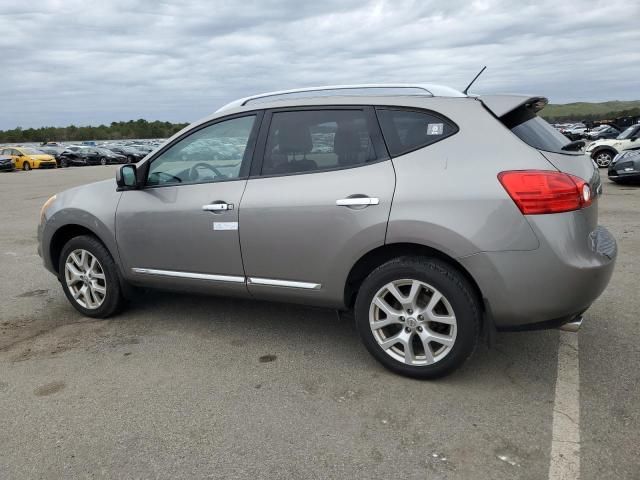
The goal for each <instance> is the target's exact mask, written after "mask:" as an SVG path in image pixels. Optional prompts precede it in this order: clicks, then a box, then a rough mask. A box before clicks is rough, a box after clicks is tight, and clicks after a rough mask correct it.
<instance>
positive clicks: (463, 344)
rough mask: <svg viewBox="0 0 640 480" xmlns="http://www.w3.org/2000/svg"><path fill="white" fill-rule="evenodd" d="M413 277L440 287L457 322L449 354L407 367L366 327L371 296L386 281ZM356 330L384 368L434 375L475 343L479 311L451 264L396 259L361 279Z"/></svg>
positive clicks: (468, 287) (450, 367)
mask: <svg viewBox="0 0 640 480" xmlns="http://www.w3.org/2000/svg"><path fill="white" fill-rule="evenodd" d="M405 278H407V279H415V280H420V281H422V282H425V283H427V284H429V285H431V286H433V287H434V288H436V289H437V290H439V291H440V292H441V293H442V294H443V295H444V296H445V297H446V298H447V300H448V301H449V303H450V304H451V307H452V308H453V311H454V314H455V316H456V321H457V333H456V341H455V343H454V346H453V348H452V349H451V350H450V351H449V353H448V354H447V355H446V356H445V357H444V358H443V359H442V360H440V361H439V362H437V363H435V364H433V365H424V366H410V365H406V364H404V363H402V362H399V361H397V360H395V359H393V358H391V357H390V356H389V355H388V354H387V353H385V352H384V350H382V348H381V347H380V346H379V345H378V342H377V341H376V339H375V337H374V336H373V333H372V332H371V328H370V326H369V309H370V304H371V301H372V300H373V297H374V295H375V294H376V293H377V292H378V291H379V290H380V289H381V288H382V287H383V286H384V285H386V284H387V283H390V282H392V281H394V280H400V279H405ZM355 318H356V327H357V330H358V333H359V335H360V337H361V339H362V341H363V343H364V344H365V347H366V348H367V350H368V351H369V352H370V353H371V354H372V355H373V356H374V357H375V358H376V360H378V361H379V362H380V363H382V364H383V365H384V366H385V367H386V368H388V369H390V370H392V371H394V372H396V373H399V374H401V375H405V376H409V377H413V378H437V377H440V376H443V375H446V374H448V373H450V372H451V371H453V370H454V369H456V368H457V367H459V366H460V365H462V363H464V361H465V360H466V359H467V358H468V357H469V356H470V355H471V354H472V353H473V351H474V350H475V346H476V344H477V342H478V336H479V327H480V310H479V305H478V302H477V300H476V299H475V298H474V293H473V289H472V287H471V285H469V282H468V281H467V280H466V278H465V277H464V276H463V275H462V274H460V273H459V272H458V271H457V270H455V269H453V268H452V267H451V266H450V265H448V264H446V263H444V262H440V261H438V260H424V261H416V260H412V259H399V260H396V261H392V262H388V263H386V264H384V265H382V266H381V267H379V268H377V269H376V270H374V271H373V272H372V273H371V274H370V275H369V277H367V278H366V279H365V281H364V282H363V284H362V286H361V288H360V290H359V292H358V297H357V299H356V304H355Z"/></svg>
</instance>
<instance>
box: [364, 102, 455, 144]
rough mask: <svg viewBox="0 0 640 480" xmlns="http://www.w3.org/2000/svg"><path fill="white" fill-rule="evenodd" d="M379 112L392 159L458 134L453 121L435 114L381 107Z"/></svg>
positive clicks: (377, 111)
mask: <svg viewBox="0 0 640 480" xmlns="http://www.w3.org/2000/svg"><path fill="white" fill-rule="evenodd" d="M376 113H377V114H378V120H379V121H380V126H381V127H382V134H383V135H384V139H385V141H386V142H387V148H388V149H389V153H390V154H391V155H392V156H398V155H403V154H405V153H408V152H411V151H413V150H417V149H419V148H422V147H426V146H427V145H431V144H432V143H435V142H438V141H440V140H442V139H444V138H447V137H449V136H451V135H453V134H454V133H456V132H457V131H458V127H457V126H456V125H455V124H454V123H453V122H451V121H450V120H447V119H446V118H444V117H441V116H439V115H436V114H435V113H432V112H426V111H415V110H401V109H386V108H385V109H382V108H380V109H377V110H376Z"/></svg>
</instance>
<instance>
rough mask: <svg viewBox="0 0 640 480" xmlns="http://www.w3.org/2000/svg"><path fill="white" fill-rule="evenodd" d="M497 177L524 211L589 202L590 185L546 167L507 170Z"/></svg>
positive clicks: (567, 209) (544, 210)
mask: <svg viewBox="0 0 640 480" xmlns="http://www.w3.org/2000/svg"><path fill="white" fill-rule="evenodd" d="M498 180H500V183H501V184H502V186H503V187H504V189H505V190H506V191H507V193H508V194H509V196H510V197H511V198H512V199H513V201H514V202H515V203H516V205H517V206H518V208H519V209H520V211H521V212H522V213H523V214H524V215H539V214H542V213H560V212H570V211H572V210H579V209H581V208H584V207H588V206H589V205H591V201H592V198H591V188H590V187H589V184H588V183H587V182H585V181H584V180H582V179H581V178H578V177H575V176H573V175H569V174H568V173H562V172H552V171H547V170H511V171H507V172H501V173H499V174H498Z"/></svg>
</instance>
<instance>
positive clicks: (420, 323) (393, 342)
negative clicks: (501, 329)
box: [355, 257, 481, 379]
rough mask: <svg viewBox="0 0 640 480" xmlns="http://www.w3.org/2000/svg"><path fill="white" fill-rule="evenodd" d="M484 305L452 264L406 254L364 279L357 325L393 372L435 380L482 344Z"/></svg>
mask: <svg viewBox="0 0 640 480" xmlns="http://www.w3.org/2000/svg"><path fill="white" fill-rule="evenodd" d="M480 312H481V308H480V304H479V302H478V299H477V296H476V294H475V292H474V289H473V287H472V286H471V285H470V283H469V281H468V280H467V279H466V278H465V277H464V275H462V274H461V273H460V272H459V271H458V270H457V269H456V268H454V267H452V266H451V265H449V264H448V263H445V262H443V261H440V260H437V259H433V258H421V257H401V258H396V259H393V260H390V261H389V262H387V263H385V264H383V265H381V266H379V267H378V268H376V269H375V270H374V271H373V272H371V273H370V274H369V276H368V277H367V278H366V279H365V280H364V282H363V283H362V286H361V287H360V290H359V292H358V296H357V298H356V305H355V318H356V326H357V330H358V333H359V334H360V337H361V338H362V341H363V343H364V345H365V347H366V348H367V350H369V352H370V353H371V354H372V355H373V356H374V358H375V359H376V360H378V361H379V362H380V363H381V364H382V365H383V366H385V367H386V368H388V369H389V370H391V371H393V372H395V373H398V374H400V375H405V376H407V377H413V378H419V379H430V378H437V377H442V376H444V375H447V374H449V373H451V372H453V371H454V370H455V369H457V368H458V367H460V366H461V365H462V364H463V363H464V362H465V361H466V360H467V359H468V358H469V357H470V356H471V354H472V353H473V351H474V350H475V347H476V345H477V343H478V338H479V331H480V322H481V313H480Z"/></svg>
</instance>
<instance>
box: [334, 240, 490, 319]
mask: <svg viewBox="0 0 640 480" xmlns="http://www.w3.org/2000/svg"><path fill="white" fill-rule="evenodd" d="M405 256H416V257H431V258H437V259H439V260H442V261H444V262H446V263H449V264H450V265H451V266H453V267H454V268H455V269H457V270H458V271H459V272H460V273H461V274H462V275H464V277H465V278H466V279H467V280H468V281H469V284H470V285H471V287H472V288H473V290H474V291H475V293H476V295H477V297H478V301H479V302H480V304H481V305H482V308H483V309H485V302H484V296H483V295H482V290H480V287H479V285H478V283H477V282H476V280H475V279H474V278H473V277H472V276H471V274H470V273H469V272H468V271H467V269H466V268H464V266H463V265H462V264H461V263H460V262H458V261H457V260H456V259H455V258H453V257H451V256H450V255H447V254H446V253H444V252H442V251H441V250H438V249H435V248H432V247H429V246H426V245H421V244H417V243H390V244H385V245H382V246H380V247H377V248H375V249H373V250H370V251H369V252H367V253H366V254H364V255H363V256H362V257H360V258H359V259H358V261H357V262H356V263H355V264H354V265H353V267H351V270H350V271H349V275H348V276H347V280H346V282H345V286H344V304H345V305H346V306H347V307H348V308H352V307H353V305H354V303H355V299H356V295H357V293H358V290H359V288H360V285H361V284H362V282H363V281H364V279H365V278H366V277H367V275H369V273H371V272H372V271H373V270H374V269H375V268H377V267H379V266H380V265H382V264H383V263H385V262H387V261H389V260H391V259H392V258H397V257H405Z"/></svg>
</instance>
